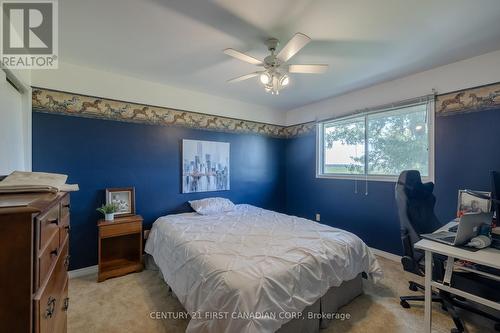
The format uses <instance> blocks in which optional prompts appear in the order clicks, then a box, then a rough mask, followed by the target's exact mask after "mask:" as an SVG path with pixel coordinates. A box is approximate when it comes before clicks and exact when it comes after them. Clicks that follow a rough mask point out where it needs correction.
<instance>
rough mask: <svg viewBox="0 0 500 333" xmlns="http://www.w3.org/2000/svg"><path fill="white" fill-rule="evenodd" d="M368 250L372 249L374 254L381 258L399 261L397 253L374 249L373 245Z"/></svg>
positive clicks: (399, 257)
mask: <svg viewBox="0 0 500 333" xmlns="http://www.w3.org/2000/svg"><path fill="white" fill-rule="evenodd" d="M370 250H372V252H373V254H376V255H378V256H380V257H382V258H385V259H389V260H392V261H395V262H401V256H398V255H397V254H393V253H389V252H386V251H382V250H379V249H375V248H373V247H370Z"/></svg>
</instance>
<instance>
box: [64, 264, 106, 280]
mask: <svg viewBox="0 0 500 333" xmlns="http://www.w3.org/2000/svg"><path fill="white" fill-rule="evenodd" d="M98 267H99V266H97V265H94V266H88V267H83V268H80V269H74V270H72V271H69V272H68V275H69V278H70V279H74V278H77V277H81V276H87V275H92V274H97V270H98Z"/></svg>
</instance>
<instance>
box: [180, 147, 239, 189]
mask: <svg viewBox="0 0 500 333" xmlns="http://www.w3.org/2000/svg"><path fill="white" fill-rule="evenodd" d="M230 149H231V144H230V143H229V142H221V141H205V140H189V139H183V140H182V152H181V153H182V169H181V177H182V179H181V191H182V193H195V192H213V191H229V190H230V188H231V186H230V182H231V177H230Z"/></svg>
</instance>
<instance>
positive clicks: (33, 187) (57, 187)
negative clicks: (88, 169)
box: [0, 171, 79, 193]
mask: <svg viewBox="0 0 500 333" xmlns="http://www.w3.org/2000/svg"><path fill="white" fill-rule="evenodd" d="M67 179H68V176H67V175H63V174H59V173H47V172H25V171H14V172H12V173H11V174H10V175H8V176H7V177H5V178H4V179H3V180H2V181H0V193H26V192H53V193H56V192H60V191H62V192H73V191H78V189H79V188H78V184H66V180H67Z"/></svg>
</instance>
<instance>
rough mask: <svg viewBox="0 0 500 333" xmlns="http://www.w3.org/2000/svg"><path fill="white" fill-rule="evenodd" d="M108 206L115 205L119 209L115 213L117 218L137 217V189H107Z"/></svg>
mask: <svg viewBox="0 0 500 333" xmlns="http://www.w3.org/2000/svg"><path fill="white" fill-rule="evenodd" d="M106 204H115V205H116V206H117V207H118V210H117V212H116V213H115V216H117V217H118V216H130V215H135V188H133V187H118V188H107V189H106Z"/></svg>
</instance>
